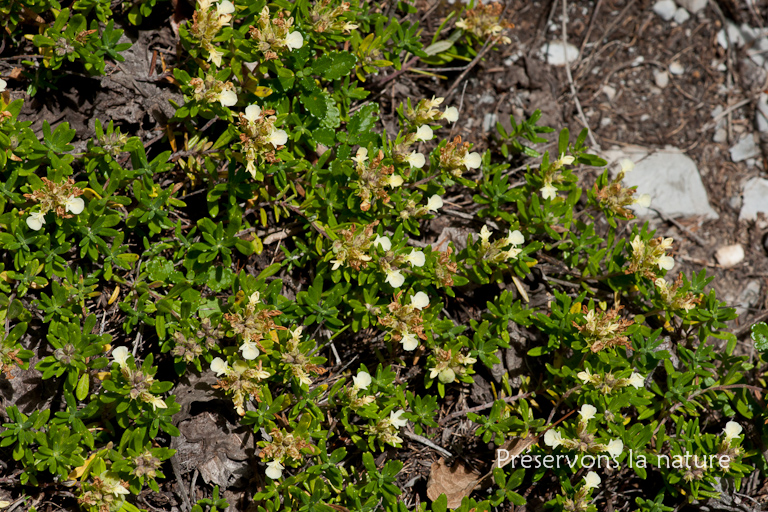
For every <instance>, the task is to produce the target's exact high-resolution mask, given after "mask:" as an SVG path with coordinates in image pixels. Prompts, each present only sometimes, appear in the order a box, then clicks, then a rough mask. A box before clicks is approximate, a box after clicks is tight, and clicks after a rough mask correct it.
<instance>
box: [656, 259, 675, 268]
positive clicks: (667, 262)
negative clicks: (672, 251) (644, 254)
mask: <svg viewBox="0 0 768 512" xmlns="http://www.w3.org/2000/svg"><path fill="white" fill-rule="evenodd" d="M656 264H657V265H658V266H659V268H663V269H664V270H672V268H673V267H674V266H675V260H674V258H672V256H662V257H661V258H659V260H658V261H657V262H656Z"/></svg>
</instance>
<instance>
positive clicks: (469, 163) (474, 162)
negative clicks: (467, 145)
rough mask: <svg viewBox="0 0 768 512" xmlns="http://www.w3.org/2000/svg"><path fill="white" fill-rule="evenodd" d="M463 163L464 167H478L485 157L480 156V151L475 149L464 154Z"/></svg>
mask: <svg viewBox="0 0 768 512" xmlns="http://www.w3.org/2000/svg"><path fill="white" fill-rule="evenodd" d="M461 163H463V164H464V167H466V168H467V169H477V168H478V167H480V165H481V164H482V163H483V157H481V156H480V153H478V152H476V151H473V152H472V153H467V154H466V155H464V158H463V159H462V160H461Z"/></svg>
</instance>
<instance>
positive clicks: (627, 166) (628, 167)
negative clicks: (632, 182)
mask: <svg viewBox="0 0 768 512" xmlns="http://www.w3.org/2000/svg"><path fill="white" fill-rule="evenodd" d="M619 166H620V167H621V170H622V172H624V173H625V174H626V173H628V172H631V171H632V169H634V168H635V162H633V161H632V160H630V159H629V158H624V159H623V160H621V162H619Z"/></svg>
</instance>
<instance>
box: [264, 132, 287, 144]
mask: <svg viewBox="0 0 768 512" xmlns="http://www.w3.org/2000/svg"><path fill="white" fill-rule="evenodd" d="M267 142H269V143H270V144H272V146H273V147H274V148H275V149H277V146H282V145H284V144H285V143H286V142H288V134H287V133H285V130H273V131H272V133H270V134H269V137H267Z"/></svg>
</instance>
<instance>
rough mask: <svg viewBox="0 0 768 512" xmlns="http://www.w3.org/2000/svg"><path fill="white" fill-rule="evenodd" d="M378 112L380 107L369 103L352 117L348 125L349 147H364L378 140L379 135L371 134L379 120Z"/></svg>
mask: <svg viewBox="0 0 768 512" xmlns="http://www.w3.org/2000/svg"><path fill="white" fill-rule="evenodd" d="M378 110H379V106H378V105H376V104H375V103H369V104H368V105H365V106H364V107H363V108H361V109H360V110H358V111H357V112H356V113H355V115H354V116H352V118H351V119H350V120H349V122H348V123H347V131H348V132H349V141H348V143H349V145H354V144H359V145H361V146H364V145H367V144H368V143H369V142H374V141H375V140H376V139H377V138H378V135H377V134H375V133H372V132H371V130H372V129H373V127H374V126H375V125H376V121H378V120H379V116H378V115H377V114H378Z"/></svg>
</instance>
